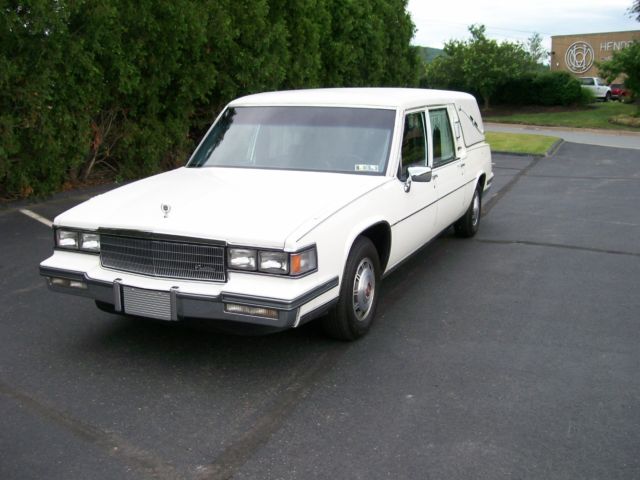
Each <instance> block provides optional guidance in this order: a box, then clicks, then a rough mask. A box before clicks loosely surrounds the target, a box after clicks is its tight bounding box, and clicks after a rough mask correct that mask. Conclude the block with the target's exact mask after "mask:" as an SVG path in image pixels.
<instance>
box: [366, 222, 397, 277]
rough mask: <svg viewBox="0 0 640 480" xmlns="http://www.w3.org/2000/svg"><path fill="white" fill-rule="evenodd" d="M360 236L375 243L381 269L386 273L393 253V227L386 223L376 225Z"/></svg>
mask: <svg viewBox="0 0 640 480" xmlns="http://www.w3.org/2000/svg"><path fill="white" fill-rule="evenodd" d="M360 236H362V237H367V238H368V239H369V240H371V242H373V245H374V246H375V247H376V250H377V251H378V256H379V257H380V268H381V269H382V271H383V272H384V271H385V269H386V268H387V262H389V254H390V253H391V227H390V226H389V224H388V223H386V222H381V223H376V224H375V225H372V226H370V227H369V228H367V229H366V230H365V231H364V232H362V233H361V234H360Z"/></svg>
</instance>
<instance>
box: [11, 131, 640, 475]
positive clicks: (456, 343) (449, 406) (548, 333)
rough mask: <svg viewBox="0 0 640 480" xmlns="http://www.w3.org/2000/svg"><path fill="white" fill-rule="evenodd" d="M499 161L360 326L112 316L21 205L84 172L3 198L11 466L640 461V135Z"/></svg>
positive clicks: (635, 466) (101, 471)
mask: <svg viewBox="0 0 640 480" xmlns="http://www.w3.org/2000/svg"><path fill="white" fill-rule="evenodd" d="M494 162H495V172H496V180H495V185H494V189H493V190H492V192H491V196H490V198H488V199H485V200H487V201H486V209H485V216H484V217H483V219H482V225H481V227H480V232H479V234H478V236H477V237H476V238H474V239H472V240H460V239H458V238H456V237H454V236H453V235H452V234H450V233H449V232H447V233H445V234H443V235H442V236H441V237H440V238H438V239H436V240H435V241H433V242H432V243H431V244H430V245H429V246H428V247H427V248H425V249H423V250H422V251H420V252H418V253H417V254H416V255H415V256H414V257H412V258H411V260H410V261H409V262H407V263H405V265H404V266H403V267H402V268H400V269H399V270H397V271H396V272H394V273H393V274H392V275H390V276H389V277H388V278H386V279H385V283H384V286H383V292H382V297H381V304H380V306H379V310H378V318H377V323H376V325H375V326H374V328H373V330H372V331H371V332H370V334H369V335H368V336H366V337H365V338H363V339H362V340H360V341H358V342H355V343H339V342H335V341H332V340H329V339H327V338H325V337H324V336H323V335H322V333H321V332H320V330H319V329H318V328H317V327H316V326H315V325H313V324H310V325H308V326H305V327H303V328H301V329H299V330H294V331H289V332H285V333H280V334H275V335H269V336H262V337H243V336H232V335H225V334H221V333H216V332H212V331H208V330H203V329H202V328H194V327H192V326H183V325H175V324H166V323H160V322H148V321H141V320H138V319H126V318H120V317H116V316H111V315H109V314H107V313H103V312H101V311H99V310H97V309H96V308H95V307H94V305H93V303H92V302H91V301H89V300H86V299H82V298H75V297H69V296H65V295H60V294H54V293H51V292H49V291H48V290H47V288H46V286H45V283H44V280H43V279H42V278H40V277H39V274H38V263H39V262H40V261H41V260H42V259H44V258H46V257H47V256H48V255H50V253H51V249H52V234H51V231H50V229H49V228H47V227H46V226H45V225H43V224H41V223H39V222H37V221H35V220H34V219H32V218H29V217H27V216H26V215H24V214H23V213H21V212H20V211H19V209H18V208H23V207H25V208H28V209H29V210H31V211H33V212H36V213H38V214H40V215H42V216H43V217H46V218H49V219H52V218H53V217H54V216H55V215H56V214H57V213H59V212H62V211H64V210H65V209H67V208H69V207H71V206H73V205H74V204H76V203H78V202H79V201H80V200H81V199H82V198H83V197H84V195H85V194H84V193H83V192H77V193H75V194H72V195H66V196H61V197H56V198H55V199H54V200H51V201H49V202H43V203H38V204H33V205H28V206H25V205H9V206H8V208H5V209H3V210H0V240H1V243H2V249H1V250H0V302H1V304H2V308H1V309H0V336H1V339H2V348H1V350H0V479H43V478H46V479H139V478H159V479H182V478H185V479H189V478H195V479H223V478H224V479H226V478H234V479H308V478H322V479H324V478H331V479H506V478H513V479H637V478H640V348H639V344H640V208H639V206H640V151H638V150H626V149H614V148H605V147H593V146H586V145H578V144H571V143H565V144H564V145H563V146H562V147H561V148H560V149H559V150H558V151H557V152H556V154H555V155H554V156H553V157H551V158H538V159H534V158H531V157H516V156H506V155H495V156H494Z"/></svg>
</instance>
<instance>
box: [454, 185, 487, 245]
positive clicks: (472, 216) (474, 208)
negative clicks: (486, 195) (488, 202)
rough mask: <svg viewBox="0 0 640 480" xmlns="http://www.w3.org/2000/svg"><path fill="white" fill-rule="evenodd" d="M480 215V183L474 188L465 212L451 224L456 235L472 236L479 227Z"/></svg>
mask: <svg viewBox="0 0 640 480" xmlns="http://www.w3.org/2000/svg"><path fill="white" fill-rule="evenodd" d="M481 215H482V194H481V193H480V185H478V187H477V188H476V189H475V190H474V192H473V198H472V199H471V204H470V205H469V208H468V209H467V211H466V212H465V214H464V215H463V216H462V217H461V218H460V219H459V220H458V221H457V222H456V223H454V224H453V228H454V229H455V231H456V235H458V236H459V237H462V238H470V237H473V236H474V235H475V234H476V233H477V232H478V229H479V228H480V216H481Z"/></svg>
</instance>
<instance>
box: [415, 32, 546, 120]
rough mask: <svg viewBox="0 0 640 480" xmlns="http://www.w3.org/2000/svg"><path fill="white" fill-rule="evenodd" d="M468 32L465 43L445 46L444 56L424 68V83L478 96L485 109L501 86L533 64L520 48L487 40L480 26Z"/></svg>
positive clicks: (457, 42) (529, 68) (509, 43)
mask: <svg viewBox="0 0 640 480" xmlns="http://www.w3.org/2000/svg"><path fill="white" fill-rule="evenodd" d="M469 32H470V33H471V38H470V39H469V40H466V41H460V40H451V41H449V42H447V43H445V45H444V55H442V56H440V57H438V58H436V59H435V60H434V61H433V62H432V63H431V64H430V65H429V66H428V67H427V82H428V84H429V85H430V86H435V87H440V88H452V89H459V90H466V91H468V92H471V93H474V94H479V95H480V96H481V97H482V99H483V100H484V108H485V109H487V108H489V107H490V104H491V97H492V96H493V94H494V93H495V92H496V90H497V89H498V87H499V86H500V85H501V84H503V83H504V82H506V81H507V80H508V79H510V78H513V77H516V76H517V75H520V74H522V73H524V72H527V71H530V70H532V69H533V68H534V65H535V64H534V62H533V61H532V60H531V57H530V55H529V53H528V52H527V51H526V50H525V49H524V47H523V46H522V45H521V44H519V43H511V42H503V43H498V42H497V41H495V40H492V39H489V38H487V36H486V34H485V27H484V25H471V26H470V27H469Z"/></svg>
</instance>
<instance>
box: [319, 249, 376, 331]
mask: <svg viewBox="0 0 640 480" xmlns="http://www.w3.org/2000/svg"><path fill="white" fill-rule="evenodd" d="M379 287H380V259H379V256H378V251H377V250H376V247H375V246H374V245H373V243H372V242H371V240H369V239H368V238H367V237H358V238H357V239H356V241H355V242H354V244H353V246H352V247H351V252H350V253H349V257H348V259H347V264H346V266H345V269H344V275H343V277H342V285H341V286H340V296H339V297H338V304H337V305H336V306H335V308H334V309H333V310H332V311H331V312H330V313H329V315H327V316H326V317H325V318H323V321H322V326H323V328H324V330H325V332H326V333H327V334H328V335H329V336H331V337H333V338H336V339H338V340H346V341H352V340H356V339H358V338H360V337H362V336H363V335H364V334H365V333H367V332H368V331H369V329H370V328H371V324H372V323H373V319H374V317H375V313H376V308H377V306H378V294H379Z"/></svg>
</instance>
